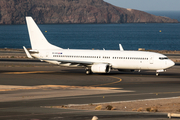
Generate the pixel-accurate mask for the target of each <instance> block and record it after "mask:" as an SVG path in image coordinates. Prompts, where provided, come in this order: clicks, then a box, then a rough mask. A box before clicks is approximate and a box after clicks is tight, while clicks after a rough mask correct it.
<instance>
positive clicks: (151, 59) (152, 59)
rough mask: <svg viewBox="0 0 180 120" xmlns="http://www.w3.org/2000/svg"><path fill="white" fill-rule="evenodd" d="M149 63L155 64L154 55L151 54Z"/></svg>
mask: <svg viewBox="0 0 180 120" xmlns="http://www.w3.org/2000/svg"><path fill="white" fill-rule="evenodd" d="M149 63H150V64H153V63H154V56H150V59H149Z"/></svg>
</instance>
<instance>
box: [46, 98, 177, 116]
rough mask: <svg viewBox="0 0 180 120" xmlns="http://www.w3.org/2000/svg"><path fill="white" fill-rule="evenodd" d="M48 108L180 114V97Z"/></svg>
mask: <svg viewBox="0 0 180 120" xmlns="http://www.w3.org/2000/svg"><path fill="white" fill-rule="evenodd" d="M44 107H46V108H64V109H81V110H82V109H83V110H114V111H126V112H131V111H136V112H163V113H179V114H180V97H177V98H164V99H156V100H155V99H152V100H138V101H127V102H116V103H103V104H88V105H63V106H44Z"/></svg>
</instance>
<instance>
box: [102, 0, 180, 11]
mask: <svg viewBox="0 0 180 120" xmlns="http://www.w3.org/2000/svg"><path fill="white" fill-rule="evenodd" d="M104 1H106V2H108V3H111V4H113V5H116V6H119V7H123V8H132V9H137V10H143V11H180V0H104Z"/></svg>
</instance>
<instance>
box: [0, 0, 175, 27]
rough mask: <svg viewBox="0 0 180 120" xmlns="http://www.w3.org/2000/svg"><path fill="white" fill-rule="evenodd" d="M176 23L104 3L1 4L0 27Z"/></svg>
mask: <svg viewBox="0 0 180 120" xmlns="http://www.w3.org/2000/svg"><path fill="white" fill-rule="evenodd" d="M25 16H32V17H33V18H34V19H35V21H36V22H37V23H38V24H48V23H177V22H178V21H177V20H174V19H170V18H167V17H160V16H155V15H152V14H148V13H146V12H143V11H138V10H133V9H125V8H120V7H116V6H113V5H111V4H109V3H106V2H104V1H103V0H0V24H25Z"/></svg>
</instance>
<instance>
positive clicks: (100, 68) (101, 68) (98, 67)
mask: <svg viewBox="0 0 180 120" xmlns="http://www.w3.org/2000/svg"><path fill="white" fill-rule="evenodd" d="M110 70H111V68H110V66H109V65H108V64H95V65H92V66H91V71H92V72H93V73H109V72H110Z"/></svg>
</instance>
